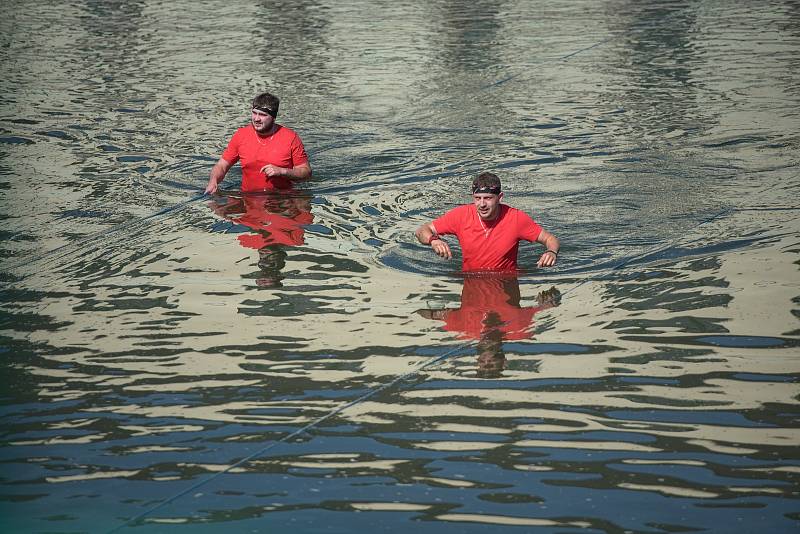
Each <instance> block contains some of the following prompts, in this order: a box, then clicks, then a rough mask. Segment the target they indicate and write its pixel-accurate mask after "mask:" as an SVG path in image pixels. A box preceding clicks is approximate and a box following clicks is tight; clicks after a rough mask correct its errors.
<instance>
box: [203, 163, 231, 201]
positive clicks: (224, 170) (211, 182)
mask: <svg viewBox="0 0 800 534" xmlns="http://www.w3.org/2000/svg"><path fill="white" fill-rule="evenodd" d="M232 166H233V165H231V164H230V163H229V162H228V161H226V160H224V159H223V158H219V161H217V162H216V163H215V164H214V168H212V169H211V177H210V178H209V179H208V185H207V186H206V193H216V192H217V188H218V187H219V183H220V182H221V181H222V180H223V179H225V175H226V174H228V171H229V170H231V167H232Z"/></svg>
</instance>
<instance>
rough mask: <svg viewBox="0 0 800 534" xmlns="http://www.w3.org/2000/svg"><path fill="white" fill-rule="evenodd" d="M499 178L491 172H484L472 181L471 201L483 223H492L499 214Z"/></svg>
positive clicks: (500, 196) (500, 192) (501, 196)
mask: <svg viewBox="0 0 800 534" xmlns="http://www.w3.org/2000/svg"><path fill="white" fill-rule="evenodd" d="M502 198H503V193H502V191H501V190H500V178H499V177H498V176H497V175H496V174H492V173H491V172H484V173H482V174H480V175H478V177H477V178H475V179H474V180H473V181H472V201H473V202H474V203H475V208H476V209H477V210H478V216H479V217H480V218H481V219H482V220H484V221H493V220H494V219H496V218H497V215H498V214H499V213H500V200H501V199H502Z"/></svg>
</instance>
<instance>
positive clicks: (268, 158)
mask: <svg viewBox="0 0 800 534" xmlns="http://www.w3.org/2000/svg"><path fill="white" fill-rule="evenodd" d="M222 159H224V160H225V161H227V162H228V163H230V164H231V165H234V164H235V163H236V162H237V161H241V165H242V191H265V190H270V189H289V188H290V187H292V181H291V180H290V179H289V178H287V177H286V176H273V177H271V178H267V175H266V174H264V173H263V172H261V168H262V167H263V166H264V165H268V164H272V165H277V166H278V167H286V168H289V169H291V168H293V167H296V166H298V165H302V164H303V163H307V162H308V155H307V154H306V149H305V147H303V143H302V141H300V137H299V136H298V135H297V134H296V133H295V132H294V131H293V130H291V129H289V128H287V127H286V126H281V125H278V131H276V132H275V133H274V134H273V135H272V137H269V136H268V137H266V138H264V139H262V138H260V137H259V136H258V134H257V133H256V130H255V128H253V125H252V124H251V125H248V126H243V127H241V128H239V129H238V130H236V133H234V134H233V137H232V138H231V141H230V143H228V147H227V148H226V149H225V151H224V152H223V153H222Z"/></svg>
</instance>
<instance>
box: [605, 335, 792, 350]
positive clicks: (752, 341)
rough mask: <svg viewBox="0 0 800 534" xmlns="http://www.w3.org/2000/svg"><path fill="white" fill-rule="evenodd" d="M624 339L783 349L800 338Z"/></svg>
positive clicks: (675, 343) (682, 337)
mask: <svg viewBox="0 0 800 534" xmlns="http://www.w3.org/2000/svg"><path fill="white" fill-rule="evenodd" d="M620 339H623V340H626V341H638V342H646V343H659V344H670V345H710V346H715V347H734V348H742V349H784V348H795V347H800V340H798V339H794V338H779V337H768V336H743V335H729V336H622V337H620Z"/></svg>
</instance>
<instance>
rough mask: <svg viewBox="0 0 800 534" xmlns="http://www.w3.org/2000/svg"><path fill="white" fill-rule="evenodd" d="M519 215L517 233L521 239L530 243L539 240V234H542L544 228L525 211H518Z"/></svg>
mask: <svg viewBox="0 0 800 534" xmlns="http://www.w3.org/2000/svg"><path fill="white" fill-rule="evenodd" d="M517 214H518V217H517V232H518V234H519V238H520V239H524V240H525V241H530V242H534V241H536V240H537V239H538V238H539V234H541V233H542V227H541V226H539V225H538V224H536V221H534V220H533V219H532V218H531V217H530V215H528V214H527V213H525V212H524V211H518V212H517Z"/></svg>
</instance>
